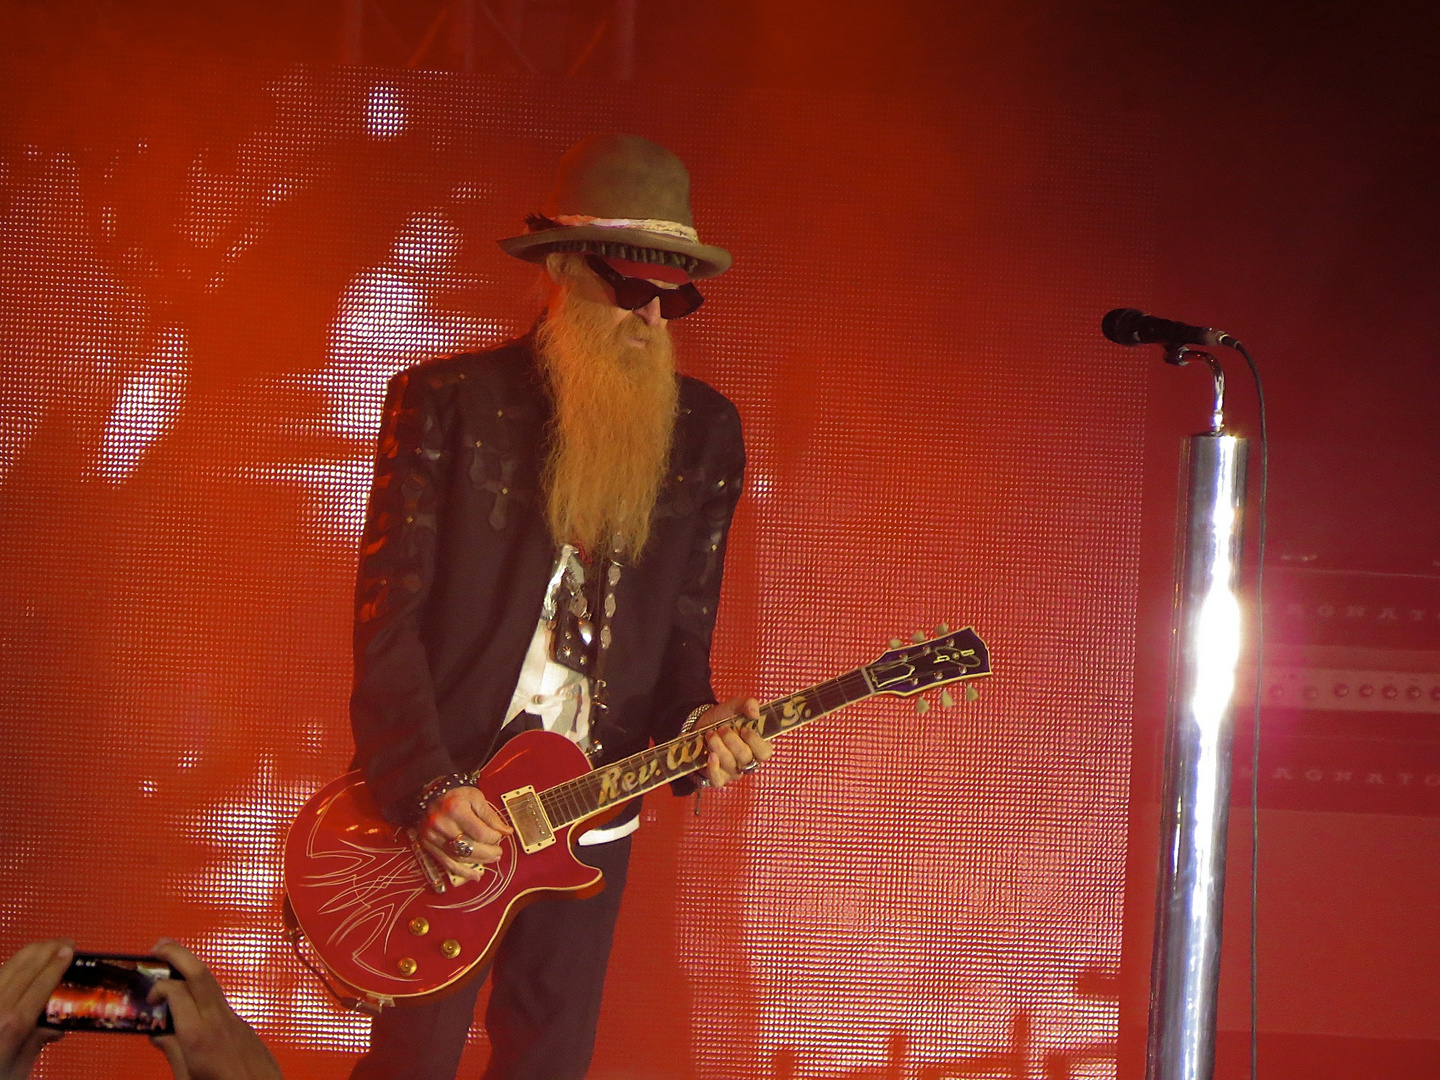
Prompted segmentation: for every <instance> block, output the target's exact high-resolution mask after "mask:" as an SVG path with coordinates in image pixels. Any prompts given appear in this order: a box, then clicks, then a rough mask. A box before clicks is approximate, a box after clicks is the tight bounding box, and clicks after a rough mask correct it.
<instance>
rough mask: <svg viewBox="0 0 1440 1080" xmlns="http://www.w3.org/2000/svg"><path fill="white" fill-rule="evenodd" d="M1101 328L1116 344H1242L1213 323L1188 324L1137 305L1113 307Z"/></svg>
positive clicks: (1230, 346)
mask: <svg viewBox="0 0 1440 1080" xmlns="http://www.w3.org/2000/svg"><path fill="white" fill-rule="evenodd" d="M1100 332H1101V333H1103V334H1104V335H1105V336H1106V337H1107V338H1109V339H1110V340H1111V341H1113V342H1115V344H1116V345H1170V346H1175V345H1208V346H1209V347H1210V348H1212V349H1215V348H1219V347H1221V346H1224V347H1225V348H1227V349H1239V348H1242V346H1241V344H1240V342H1239V341H1237V340H1236V339H1235V338H1234V337H1232V336H1231V335H1229V334H1227V333H1225V331H1224V330H1216V329H1215V328H1214V327H1213V326H1191V325H1190V324H1189V323H1183V322H1175V321H1174V320H1172V319H1162V318H1160V317H1159V316H1158V315H1146V314H1145V312H1143V311H1141V310H1140V309H1139V308H1116V309H1115V310H1114V311H1111V312H1108V313H1107V314H1106V316H1105V318H1104V319H1102V320H1101V322H1100Z"/></svg>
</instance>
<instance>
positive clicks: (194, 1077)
mask: <svg viewBox="0 0 1440 1080" xmlns="http://www.w3.org/2000/svg"><path fill="white" fill-rule="evenodd" d="M154 951H155V955H156V956H158V957H159V958H160V959H162V960H164V961H165V962H166V963H168V964H169V965H170V967H171V968H172V969H173V970H174V971H176V972H178V973H179V974H180V975H182V976H184V978H183V979H161V980H160V981H158V982H156V983H155V985H154V987H152V988H151V991H150V1003H151V1004H156V1003H158V1002H161V1001H164V1002H165V1003H166V1004H168V1005H169V1007H170V1015H171V1017H172V1019H173V1022H174V1027H175V1031H174V1034H168V1035H155V1036H152V1037H151V1040H150V1041H151V1042H153V1043H154V1044H155V1045H156V1046H157V1047H159V1048H160V1050H161V1051H162V1052H163V1053H164V1054H165V1057H166V1059H167V1060H168V1061H169V1062H170V1069H171V1071H172V1072H173V1073H174V1074H175V1076H176V1080H283V1078H282V1077H281V1074H280V1066H279V1065H277V1064H276V1063H275V1058H274V1057H273V1056H272V1055H271V1054H270V1051H269V1050H267V1049H266V1048H265V1044H264V1043H263V1042H261V1041H260V1036H258V1035H256V1034H255V1031H254V1029H253V1028H251V1027H250V1025H249V1024H247V1023H246V1022H245V1021H244V1020H242V1019H241V1018H240V1017H239V1016H237V1015H236V1014H235V1010H233V1009H232V1008H230V1003H229V1002H228V1001H226V1000H225V992H224V991H223V990H222V989H221V988H220V984H219V983H218V982H216V980H215V976H214V975H212V974H210V970H209V969H208V968H207V967H206V966H205V965H204V964H203V963H201V962H200V959H199V958H198V957H196V956H195V954H194V953H192V952H191V951H190V950H189V949H187V948H185V947H184V946H183V945H179V944H177V943H176V942H174V941H171V940H169V939H168V938H161V939H160V941H159V942H157V943H156V945H155V950H154ZM74 958H75V945H74V942H72V941H67V940H63V939H59V938H56V939H53V940H50V941H36V942H32V943H31V944H29V945H26V946H25V947H24V948H22V949H21V950H20V951H19V952H17V953H16V954H15V955H14V956H12V957H10V959H8V960H6V961H5V963H4V964H3V965H0V1080H25V1078H26V1077H28V1076H29V1075H30V1069H31V1066H33V1065H34V1063H35V1058H36V1057H37V1056H38V1055H39V1053H40V1051H41V1050H42V1049H44V1048H45V1046H47V1045H48V1044H50V1043H52V1042H54V1041H56V1040H57V1039H59V1038H61V1037H63V1035H64V1032H63V1031H59V1030H56V1029H54V1028H49V1027H41V1026H39V1020H40V1018H41V1016H42V1015H43V1014H44V1012H45V1004H46V1002H47V1001H49V1000H50V995H51V994H53V993H54V992H55V988H56V987H57V986H59V985H60V981H61V979H62V978H63V977H64V975H65V972H66V971H67V970H68V969H69V967H70V964H71V961H72V960H74Z"/></svg>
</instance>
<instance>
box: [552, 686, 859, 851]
mask: <svg viewBox="0 0 1440 1080" xmlns="http://www.w3.org/2000/svg"><path fill="white" fill-rule="evenodd" d="M865 672H866V669H865V668H856V669H855V670H854V671H847V672H846V673H845V674H844V675H837V676H836V677H835V678H833V679H826V680H825V681H824V682H822V683H816V684H815V685H814V686H811V687H807V688H806V689H804V690H801V691H800V692H798V693H795V694H791V695H790V696H788V697H783V698H777V699H775V700H774V701H770V702H766V703H765V704H764V705H762V706H760V719H759V720H758V721H756V720H751V719H747V718H745V717H738V718H731V719H728V720H722V721H720V722H719V723H715V724H710V725H708V726H706V727H701V728H696V729H695V730H694V731H692V732H690V733H689V734H686V735H682V736H680V738H678V739H673V740H671V741H670V742H667V743H661V744H660V745H658V746H652V747H650V748H649V749H648V750H642V751H641V752H640V753H638V754H632V755H631V756H630V757H628V758H625V759H624V760H623V761H617V762H615V763H614V764H612V765H602V766H600V767H599V768H598V769H596V770H595V771H594V772H591V773H586V774H585V775H584V776H579V777H576V778H575V779H574V780H567V781H566V782H565V783H563V784H557V785H556V786H555V787H553V788H549V789H548V790H546V791H544V792H542V793H541V795H540V802H541V805H542V806H544V808H545V814H546V816H547V817H548V818H549V819H550V823H551V825H552V826H554V827H557V828H558V827H559V826H561V825H570V824H573V823H574V822H577V821H580V820H582V819H584V818H587V817H590V816H591V815H592V814H595V813H597V812H599V811H601V810H604V809H605V808H606V807H609V806H614V805H617V804H619V803H623V802H627V801H629V800H630V799H633V798H636V797H637V796H640V795H643V794H645V793H646V792H647V791H654V790H655V789H656V788H658V787H662V786H663V785H665V784H668V783H670V782H671V781H672V780H678V779H679V778H680V777H682V776H688V775H689V774H690V773H693V772H697V771H698V770H700V769H701V768H703V767H704V765H705V763H706V760H707V759H708V756H709V749H708V747H707V746H706V739H707V738H708V737H709V735H710V733H711V732H712V731H715V730H716V729H718V728H723V727H726V726H728V725H730V724H735V725H736V726H739V727H744V728H753V729H754V730H756V731H758V732H759V733H760V734H761V735H763V736H765V737H766V738H773V737H774V736H776V735H784V734H785V733H786V732H789V731H794V730H795V729H796V728H798V727H801V726H802V725H804V724H808V723H809V722H810V721H812V720H816V719H818V718H819V717H822V716H824V715H825V714H826V713H832V712H834V711H835V710H836V709H842V708H844V707H845V706H846V705H852V704H854V703H855V702H857V701H861V700H863V699H864V698H867V697H870V696H872V695H874V694H875V693H877V692H878V691H877V690H876V689H875V688H874V687H873V686H872V685H871V684H870V681H869V679H868V678H867V677H866V674H865Z"/></svg>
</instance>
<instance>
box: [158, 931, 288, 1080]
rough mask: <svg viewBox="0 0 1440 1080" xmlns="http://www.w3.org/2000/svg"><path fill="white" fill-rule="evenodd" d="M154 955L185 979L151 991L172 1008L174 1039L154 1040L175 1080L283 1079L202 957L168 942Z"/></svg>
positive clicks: (162, 941) (160, 944)
mask: <svg viewBox="0 0 1440 1080" xmlns="http://www.w3.org/2000/svg"><path fill="white" fill-rule="evenodd" d="M154 953H155V955H156V956H158V957H160V959H162V960H164V961H166V962H167V963H169V964H170V966H171V967H173V968H174V969H175V970H176V971H178V972H180V974H181V975H183V976H185V978H184V981H181V980H179V979H162V980H161V981H159V982H157V983H156V984H155V988H154V989H153V990H151V991H150V1000H151V1001H152V1002H156V1001H164V1002H166V1003H167V1004H169V1006H170V1016H171V1017H172V1018H173V1020H174V1023H175V1034H173V1035H152V1036H151V1037H150V1041H151V1042H152V1043H154V1044H155V1045H156V1046H158V1047H159V1048H160V1049H161V1051H163V1052H164V1054H165V1057H166V1059H167V1060H168V1061H169V1062H170V1070H171V1071H172V1072H173V1073H174V1074H175V1077H176V1080H282V1077H281V1075H280V1066H279V1065H277V1064H276V1063H275V1058H274V1056H272V1055H271V1053H270V1051H269V1050H267V1049H266V1047H265V1044H264V1043H263V1042H261V1041H260V1036H259V1035H256V1034H255V1029H254V1028H252V1027H251V1026H250V1025H249V1024H247V1023H246V1022H245V1021H244V1020H242V1019H240V1017H239V1016H237V1015H236V1014H235V1010H234V1009H232V1008H230V1002H228V1001H226V1000H225V991H224V990H222V989H220V984H219V983H218V982H216V981H215V976H214V975H211V974H210V969H209V968H207V967H206V966H205V965H204V964H202V963H201V962H200V959H199V957H197V956H196V955H195V954H194V953H192V952H191V951H190V950H189V949H187V948H185V946H183V945H181V944H179V943H178V942H174V941H171V940H170V939H169V938H161V939H160V940H159V941H158V942H156V943H155V949H154Z"/></svg>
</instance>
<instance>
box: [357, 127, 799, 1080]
mask: <svg viewBox="0 0 1440 1080" xmlns="http://www.w3.org/2000/svg"><path fill="white" fill-rule="evenodd" d="M527 224H528V225H529V227H530V231H529V232H528V233H527V234H526V235H524V236H519V237H513V238H511V239H509V240H505V241H502V242H501V246H502V247H503V248H504V249H505V250H506V251H507V252H508V253H509V254H511V255H514V256H516V257H518V258H522V259H526V260H528V261H531V262H535V263H540V264H541V265H543V267H544V272H545V275H546V276H545V279H544V280H545V284H546V288H547V293H548V303H547V305H546V310H545V313H544V314H543V315H542V317H541V319H540V321H539V323H538V324H537V326H536V328H535V329H534V330H532V331H531V333H530V334H528V335H527V336H526V337H524V338H521V339H519V340H517V341H513V342H510V343H508V344H506V345H502V346H500V347H499V348H497V349H493V350H490V351H488V352H485V353H478V354H468V355H463V356H456V357H451V358H449V359H446V360H440V361H435V362H431V363H427V364H422V365H420V366H418V367H415V368H411V369H410V370H408V371H405V372H402V373H401V374H400V375H398V376H396V377H395V379H394V380H393V381H392V382H391V384H390V389H389V396H388V398H387V402H386V412H385V422H384V425H383V427H382V430H381V434H380V441H379V448H378V453H377V458H376V469H375V482H374V486H373V488H372V490H371V495H370V503H369V509H368V513H367V517H366V526H365V533H364V538H363V540H362V545H361V563H360V574H359V581H358V584H357V589H356V630H355V689H354V694H353V696H352V700H351V715H352V726H353V729H354V733H355V743H356V750H357V758H358V761H359V764H360V766H361V767H362V768H363V769H364V770H365V772H366V779H367V784H368V786H369V789H370V791H371V793H372V794H373V795H374V797H375V799H376V802H377V803H378V804H379V805H380V806H381V807H382V809H383V810H384V813H385V815H386V817H387V818H388V819H389V820H391V821H392V822H393V823H395V824H397V825H406V826H410V827H413V828H415V829H416V830H417V833H418V836H419V837H420V840H421V843H422V844H423V845H424V847H425V849H426V850H427V852H428V853H429V855H430V856H431V857H432V858H433V859H434V860H435V861H436V862H437V863H439V864H440V865H441V866H443V867H444V868H445V870H447V871H448V872H449V873H451V874H453V875H456V876H458V877H462V878H466V879H469V880H478V879H479V878H480V877H481V875H482V874H483V873H485V870H484V866H485V864H487V863H490V862H494V861H496V860H498V859H499V858H500V855H501V849H500V847H499V846H498V845H499V844H500V842H501V840H502V834H508V833H509V832H510V829H509V827H508V826H507V825H506V824H505V822H504V820H503V819H502V817H501V816H500V815H499V814H498V813H497V812H496V810H495V808H494V807H493V806H491V805H489V804H487V802H486V800H485V798H484V796H483V795H482V794H481V793H480V791H479V790H478V789H477V788H475V787H473V786H471V785H470V783H469V781H468V778H467V775H466V774H467V772H469V771H470V770H473V769H475V768H476V767H477V766H479V765H481V764H483V763H484V762H485V761H487V760H488V759H489V758H490V757H491V756H492V755H493V754H494V752H495V750H496V749H498V748H499V746H501V745H502V744H503V743H504V742H505V741H506V739H508V738H509V737H511V736H512V735H514V734H516V733H518V732H520V731H524V730H533V729H537V728H545V729H546V730H549V731H554V732H559V733H560V734H563V735H565V736H567V737H568V738H570V739H571V740H573V741H574V742H575V743H577V744H578V745H579V746H580V747H581V748H582V749H584V750H585V751H586V753H587V754H588V755H589V756H590V759H591V761H592V763H595V764H599V763H603V762H608V761H614V760H618V759H619V758H622V757H625V756H627V755H629V754H632V753H635V752H637V751H638V750H641V749H643V748H644V747H646V746H647V745H649V744H651V743H653V742H663V741H666V740H669V739H672V738H675V737H676V736H677V735H679V734H681V733H682V732H684V731H687V730H690V729H692V728H693V727H694V726H695V725H696V724H697V723H698V722H699V721H700V720H701V718H702V717H703V718H704V722H705V725H706V726H709V725H711V724H713V723H715V722H716V721H719V720H724V719H725V718H728V717H731V716H740V715H742V714H743V715H745V716H750V717H753V718H758V705H757V703H756V702H755V701H754V699H752V698H749V697H743V696H742V697H737V698H734V699H731V700H729V701H727V702H725V703H723V704H717V703H716V698H715V695H714V693H713V691H712V690H711V687H710V659H709V656H710V640H711V634H712V632H713V629H714V625H715V611H716V604H717V602H718V600H719V596H720V578H721V571H722V568H723V563H724V557H725V541H726V536H727V533H728V530H729V526H730V519H731V516H732V513H733V511H734V508H735V502H736V500H737V499H738V498H739V495H740V486H741V479H742V474H743V471H744V464H745V453H744V446H743V444H742V441H741V437H740V423H739V417H738V415H737V413H736V411H735V408H734V406H733V405H731V404H730V402H729V401H727V400H726V399H725V398H724V397H722V396H721V395H720V394H718V393H717V392H716V391H714V390H713V389H711V388H710V387H708V386H706V385H705V384H704V383H701V382H699V381H697V380H694V379H690V378H682V377H677V375H676V373H675V367H674V357H673V347H672V343H671V339H670V335H669V331H668V328H667V325H666V324H667V323H668V322H669V321H670V320H671V319H675V318H680V317H683V316H684V315H688V314H690V313H691V312H693V311H694V310H695V308H697V307H698V306H699V305H700V302H701V297H700V293H699V292H698V290H697V289H696V288H695V285H694V284H693V279H696V278H703V277H709V276H713V275H715V274H719V273H721V272H722V271H724V270H725V269H726V268H727V267H728V266H729V264H730V257H729V255H728V253H726V252H725V251H723V250H722V249H720V248H717V247H713V246H710V245H705V244H702V243H700V241H699V238H698V236H697V235H696V233H695V229H694V225H693V221H692V218H691V212H690V198H689V175H688V173H687V172H686V171H685V167H684V165H683V164H681V162H680V160H679V159H678V158H677V157H675V155H674V154H672V153H671V152H670V151H668V150H666V149H665V148H663V147H661V146H657V145H656V144H655V143H652V142H649V141H647V140H645V139H641V138H638V137H636V136H629V135H607V136H596V137H593V138H591V139H587V140H585V141H584V142H582V143H580V144H579V145H577V146H575V147H573V148H572V149H571V150H570V151H568V152H567V153H566V154H565V155H564V157H563V158H562V159H561V165H560V174H559V178H558V181H557V184H556V187H555V190H554V192H553V193H552V194H551V197H550V199H549V201H548V203H547V204H546V207H545V211H544V213H543V215H532V216H531V217H530V218H528V219H527ZM708 745H709V749H710V755H709V758H708V760H707V763H706V767H705V770H704V772H703V773H701V774H700V776H701V778H702V779H701V781H700V782H702V783H707V784H710V785H714V786H720V785H723V784H725V783H727V782H729V781H731V780H734V779H736V778H737V777H739V776H740V775H742V774H743V773H746V772H749V771H751V770H753V769H754V768H756V767H758V765H759V764H760V763H761V762H762V761H764V760H765V759H766V758H767V757H769V755H770V753H771V747H770V745H769V744H768V743H767V742H766V741H765V740H764V739H762V738H760V737H759V736H758V735H757V734H755V732H753V731H745V732H743V734H742V732H741V731H739V730H737V729H733V728H727V729H724V732H723V735H719V736H711V737H710V739H709V741H708ZM638 813H639V800H635V801H634V802H632V803H630V804H628V805H627V807H626V808H625V810H624V811H622V812H621V814H620V816H619V817H618V818H616V819H614V820H613V821H610V822H607V823H606V825H605V826H604V827H602V828H599V829H595V830H593V831H591V832H589V833H587V834H586V835H585V836H584V837H582V839H581V840H580V844H581V845H582V846H581V848H580V849H579V850H580V854H581V855H582V857H583V858H584V860H585V861H586V862H588V863H590V864H591V865H593V866H596V867H599V868H600V869H601V870H602V871H603V872H604V875H605V880H606V888H605V890H604V891H603V892H601V893H600V894H599V895H597V896H594V897H591V898H589V899H585V900H569V899H551V900H541V901H538V902H536V903H534V904H531V905H530V906H529V907H526V908H525V909H524V910H522V911H521V912H520V914H519V915H518V916H517V917H516V919H515V921H514V923H513V924H512V926H511V927H510V929H509V930H508V931H507V932H506V934H505V936H504V938H503V939H502V941H501V944H500V947H499V949H498V951H497V953H496V956H495V959H494V963H493V966H492V969H491V979H492V986H491V995H490V1004H489V1007H488V1009H487V1011H486V1027H487V1030H488V1033H489V1037H490V1044H491V1056H490V1063H489V1066H488V1068H487V1069H486V1072H485V1077H486V1078H488V1080H519V1078H534V1080H542V1078H543V1080H566V1078H575V1080H579V1078H581V1077H583V1076H584V1075H585V1071H586V1069H587V1067H588V1065H589V1061H590V1056H591V1052H592V1050H593V1047H594V1040H595V1026H596V1022H597V1020H598V1018H599V1013H600V999H601V994H602V991H603V987H604V978H605V968H606V964H607V962H608V958H609V953H610V945H611V941H612V938H613V932H614V927H615V919H616V916H617V914H618V911H619V903H620V894H621V891H622V889H623V888H624V884H625V871H626V867H627V864H628V861H629V855H630V834H631V833H632V832H634V830H635V828H636V827H637V826H638V824H639V819H638ZM481 981H482V980H480V979H475V980H474V981H473V982H472V983H471V984H470V985H469V986H468V987H466V988H463V989H461V990H460V991H458V992H456V993H454V994H451V995H450V996H448V997H445V998H442V999H440V1000H439V1001H436V1002H428V1003H425V1004H422V1005H418V1006H409V1007H405V1008H402V1009H394V1010H386V1011H385V1012H384V1013H382V1015H381V1016H380V1017H379V1018H378V1019H377V1020H376V1021H375V1024H374V1027H373V1030H372V1034H371V1047H370V1051H369V1053H368V1054H367V1055H366V1056H365V1057H364V1058H362V1059H361V1061H360V1062H359V1063H358V1064H357V1065H356V1068H355V1071H354V1073H353V1074H352V1077H353V1078H363V1080H374V1078H390V1077H407V1078H421V1080H429V1078H435V1080H440V1078H444V1080H450V1078H452V1077H453V1076H454V1075H455V1070H456V1068H457V1067H458V1064H459V1060H460V1054H461V1051H462V1050H463V1049H464V1045H465V1037H466V1033H467V1032H468V1031H469V1028H470V1025H471V1022H472V1019H473V1013H474V1008H475V1001H476V996H477V994H478V992H479V987H480V984H481Z"/></svg>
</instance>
